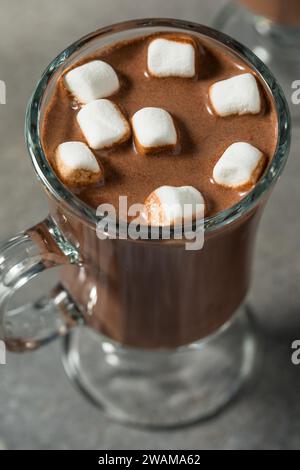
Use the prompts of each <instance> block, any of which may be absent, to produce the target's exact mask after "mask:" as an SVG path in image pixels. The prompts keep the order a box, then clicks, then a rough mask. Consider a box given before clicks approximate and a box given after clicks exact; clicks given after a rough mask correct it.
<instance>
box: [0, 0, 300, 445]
mask: <svg viewBox="0 0 300 470" xmlns="http://www.w3.org/2000/svg"><path fill="white" fill-rule="evenodd" d="M137 4H138V8H137ZM220 4H221V2H220V1H217V0H203V1H199V0H187V1H180V0H172V1H170V2H161V1H160V0H149V1H147V2H137V0H114V1H111V0H86V1H85V2H82V1H80V0H74V1H72V9H71V10H70V2H68V1H66V2H61V1H59V0H52V1H51V2H45V1H44V2H40V1H38V0H27V2H26V5H25V4H24V5H21V4H20V2H17V1H16V0H3V1H2V3H1V15H0V78H1V79H2V80H5V81H6V84H7V104H6V105H1V106H0V122H1V125H0V142H1V161H0V200H1V206H0V227H1V233H0V235H1V238H5V237H7V236H8V235H11V234H14V233H15V232H16V231H19V230H21V229H24V228H25V227H28V226H30V225H31V224H34V223H36V222H38V221H39V220H40V219H41V218H43V217H44V216H45V215H46V214H47V206H46V202H45V197H44V195H43V191H42V190H41V187H40V186H39V184H38V182H37V181H36V179H35V177H34V173H33V169H32V167H31V163H30V160H29V158H28V155H27V151H26V149H25V145H24V138H23V122H24V113H25V107H26V102H27V100H28V98H29V96H30V94H31V92H32V90H33V88H34V84H35V82H36V81H37V80H38V78H39V76H40V74H41V72H42V70H43V69H44V68H45V66H46V65H47V63H48V62H49V61H50V60H51V59H52V58H53V57H54V56H55V55H56V54H57V53H58V52H59V51H60V50H62V49H63V48H64V47H65V46H66V45H67V44H69V43H71V42H73V41H74V40H75V39H77V38H78V37H80V36H82V35H83V34H85V33H87V32H89V31H92V30H94V29H96V28H97V27H100V26H103V25H106V24H110V23H113V22H116V21H121V20H125V19H129V18H132V17H146V16H156V17H158V16H165V17H179V18H185V19H192V20H194V21H199V22H203V23H209V21H210V20H211V18H212V16H213V14H214V9H216V8H218V7H219V5H220ZM70 11H71V12H72V14H71V15H70ZM293 137H294V142H293V149H292V152H291V156H290V160H289V163H288V165H287V168H286V171H285V173H284V176H283V177H282V179H281V180H280V182H279V184H278V185H277V187H276V189H275V191H274V193H273V195H272V198H271V200H270V202H269V205H268V207H267V209H266V211H265V215H264V218H263V220H262V223H261V227H260V232H259V236H258V243H257V251H256V257H255V272H254V282H253V286H252V290H251V292H250V294H249V303H250V305H251V307H252V311H253V312H254V315H255V318H256V320H257V322H258V325H259V327H260V330H261V343H262V345H263V357H264V360H263V361H261V368H260V372H259V374H258V375H257V376H256V378H255V381H254V382H253V384H252V386H251V388H250V389H248V390H245V391H244V393H243V394H241V395H240V397H239V398H238V399H237V400H236V401H235V402H234V403H232V405H231V406H230V407H228V408H227V409H226V410H224V412H223V413H222V414H220V415H219V416H218V417H216V418H214V419H211V420H208V421H206V422H204V423H201V424H198V425H195V426H192V427H188V428H185V429H181V430H176V431H168V432H149V431H145V430H137V429H134V428H126V429H125V428H124V426H121V425H118V424H115V423H112V422H111V421H110V420H109V419H107V418H106V417H104V416H103V415H102V414H101V413H100V412H98V411H95V409H94V408H93V407H92V406H91V405H90V404H89V403H87V402H86V401H85V400H84V399H83V398H82V397H81V396H80V395H79V394H78V393H77V392H76V391H75V390H74V389H73V388H72V386H71V384H70V383H69V382H68V379H67V378H66V376H65V375H64V372H63V369H62V365H61V362H60V344H59V343H58V342H57V343H53V344H52V345H50V346H48V347H45V348H44V349H41V350H39V351H37V352H34V353H27V354H24V355H12V354H9V355H8V361H7V365H6V366H0V449H5V448H7V449H116V448H118V449H149V448H151V449H160V448H165V449H169V448H172V449H183V448H188V449H207V448H209V449H266V448H270V449H297V448H299V447H300V446H299V444H300V400H299V387H300V366H298V367H297V366H293V365H292V364H291V360H290V355H291V349H290V345H291V342H292V340H293V339H296V338H298V339H299V338H300V315H299V306H300V289H299V279H300V250H299V236H298V231H299V229H300V222H299V218H298V217H297V216H298V201H297V199H298V193H299V174H300V159H299V158H298V154H297V151H296V150H297V147H298V145H299V143H300V129H298V130H297V129H295V130H294V136H293ZM32 289H33V292H34V287H33V288H32ZM36 289H37V288H36ZM31 294H32V293H31Z"/></svg>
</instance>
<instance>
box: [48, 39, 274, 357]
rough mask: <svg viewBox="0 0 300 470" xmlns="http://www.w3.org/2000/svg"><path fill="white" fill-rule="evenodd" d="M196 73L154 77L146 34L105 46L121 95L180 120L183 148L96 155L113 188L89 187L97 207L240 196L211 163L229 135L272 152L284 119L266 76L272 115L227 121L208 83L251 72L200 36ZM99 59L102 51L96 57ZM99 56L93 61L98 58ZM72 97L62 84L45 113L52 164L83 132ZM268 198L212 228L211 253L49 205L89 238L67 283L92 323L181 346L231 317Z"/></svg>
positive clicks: (128, 340) (128, 337)
mask: <svg viewBox="0 0 300 470" xmlns="http://www.w3.org/2000/svg"><path fill="white" fill-rule="evenodd" d="M199 49H201V50H202V52H201V57H200V73H199V78H198V80H190V79H175V78H167V79H152V78H149V77H146V76H145V73H144V72H145V69H146V50H147V40H145V39H144V38H141V39H139V40H137V41H135V42H131V43H122V44H119V45H116V46H115V47H113V48H111V49H107V50H104V51H99V53H98V54H97V55H96V57H98V58H101V59H104V60H106V61H107V62H108V63H110V64H111V65H112V66H113V67H114V68H115V69H116V71H117V73H118V74H119V76H120V77H121V78H122V88H121V90H120V91H119V93H117V94H116V95H115V96H113V97H112V98H111V99H113V100H114V101H115V102H116V103H118V104H120V105H121V106H122V108H123V109H124V110H125V111H126V113H127V115H128V117H130V116H131V115H132V114H133V113H134V112H135V111H137V110H138V109H140V108H142V107H144V106H159V107H162V108H165V109H167V110H168V111H169V112H171V114H172V115H173V116H174V118H175V120H176V123H177V125H178V128H179V131H180V138H181V150H180V153H179V154H177V155H172V154H161V155H155V156H140V155H137V154H136V153H135V151H134V149H133V147H132V145H131V144H129V143H128V144H126V145H123V146H122V147H118V148H116V149H115V150H112V151H110V152H108V153H105V152H102V151H97V152H96V156H97V158H98V159H99V161H100V162H101V164H102V166H103V167H104V172H105V184H104V186H93V187H89V188H85V189H84V190H81V191H80V192H79V193H78V196H79V197H80V198H81V199H82V200H84V201H85V202H87V203H88V204H90V205H91V206H92V207H97V206H98V205H99V204H100V203H102V202H110V203H114V204H116V205H118V196H119V195H120V194H121V195H127V196H128V203H129V204H132V203H134V202H143V201H144V199H145V197H146V196H147V195H148V194H149V193H150V192H151V191H153V190H154V189H155V188H157V187H159V186H161V185H165V184H169V185H192V186H195V187H196V188H197V189H199V190H200V191H201V192H202V194H203V195H204V198H205V200H206V204H207V215H211V214H215V213H217V212H219V211H220V210H223V209H224V208H227V207H230V206H231V205H232V204H234V203H235V202H237V201H239V200H240V199H241V197H242V196H243V194H241V193H240V192H238V191H235V190H230V189H224V188H221V187H220V186H218V185H216V184H214V183H213V182H212V178H211V176H212V169H213V166H214V164H215V162H216V161H217V159H218V158H219V156H220V155H221V154H222V152H223V151H224V150H225V149H226V147H228V146H229V145H230V144H231V143H233V142H235V141H246V142H249V143H251V144H253V145H255V146H256V147H258V148H259V149H261V150H262V151H263V152H264V153H265V155H266V156H267V158H268V159H269V160H271V158H272V157H273V154H274V150H275V147H276V140H277V117H276V112H275V107H274V104H273V101H272V98H271V96H270V95H269V94H268V93H267V90H265V89H264V87H263V83H262V81H261V79H260V78H259V77H258V80H259V82H260V88H261V93H262V96H263V101H264V109H263V112H262V113H261V114H259V115H255V116H250V115H247V116H232V117H228V118H218V117H216V116H215V115H213V114H212V113H211V112H210V111H209V110H208V94H207V91H208V88H209V86H210V84H212V83H213V82H215V81H217V80H222V79H225V78H228V77H230V76H232V75H235V74H238V73H242V72H243V71H249V70H250V69H249V67H248V66H247V65H246V64H245V63H244V62H243V61H242V60H241V59H240V58H238V57H236V56H233V55H232V54H230V53H229V52H228V51H227V50H225V48H223V47H220V46H219V45H218V44H216V43H215V42H213V41H212V40H208V39H204V38H202V39H201V43H199ZM93 58H95V56H93ZM90 59H91V57H88V58H87V59H85V61H88V60H90ZM76 112H78V111H75V110H73V109H72V106H71V100H70V95H69V94H68V93H67V92H66V90H65V89H64V87H63V85H62V83H61V81H60V82H59V83H58V85H57V88H56V90H55V93H54V96H53V98H52V100H51V102H50V105H49V107H48V109H47V112H46V114H45V118H44V122H43V128H42V140H43V145H44V149H45V151H46V154H47V156H48V158H49V160H50V162H52V161H53V154H54V150H55V148H56V146H57V145H58V144H59V143H61V142H63V141H67V140H82V141H84V138H83V136H82V134H81V132H80V130H79V128H78V125H77V122H76V120H75V118H76ZM262 205H263V202H262V203H261V204H260V205H259V206H258V207H256V208H255V209H254V210H252V211H251V212H250V213H249V214H247V215H245V216H243V217H240V218H239V220H238V221H236V222H235V223H231V224H229V225H227V226H225V227H224V228H222V229H219V230H218V231H216V232H214V233H206V234H205V243H204V247H203V249H202V250H199V251H186V250H185V247H184V243H182V242H176V241H173V242H171V243H170V242H168V241H167V242H159V243H157V242H152V241H145V242H142V241H138V242H134V241H132V240H99V239H98V238H97V236H96V233H95V227H92V226H89V225H87V224H86V223H84V221H81V220H80V219H78V218H77V217H76V216H74V215H73V214H72V213H70V212H69V211H68V209H67V208H65V207H62V206H61V205H58V204H57V203H53V202H52V204H51V214H52V216H53V218H54V219H55V221H56V223H57V224H58V225H59V227H60V229H61V230H62V231H63V233H64V234H65V235H66V236H67V237H68V238H69V239H70V240H74V241H76V242H77V244H78V245H79V246H80V253H81V256H82V258H83V267H82V268H74V267H66V268H64V269H63V270H62V282H63V283H64V285H65V286H66V288H67V289H68V290H69V292H70V293H71V295H72V297H73V298H74V299H75V301H76V302H77V303H78V304H79V305H80V306H81V308H82V310H83V311H84V314H85V318H86V322H87V324H88V325H90V326H91V327H93V328H94V329H96V330H98V331H100V332H102V333H104V334H105V335H107V336H108V337H110V338H112V339H115V340H117V341H119V342H120V343H122V344H125V345H130V346H138V347H146V348H159V347H177V346H181V345H184V344H189V343H191V342H193V341H196V340H198V339H200V338H202V337H204V336H206V335H208V334H210V333H212V332H213V331H215V330H216V329H217V328H218V327H220V326H221V325H223V324H224V323H225V322H226V321H227V320H228V319H229V318H230V317H231V316H232V314H233V313H234V311H235V310H236V308H237V307H238V306H239V304H240V303H241V302H242V300H243V298H244V296H245V294H246V292H247V289H248V285H249V280H250V272H251V260H252V254H253V248H254V241H255V233H256V228H257V225H258V221H259V218H260V214H261V208H262Z"/></svg>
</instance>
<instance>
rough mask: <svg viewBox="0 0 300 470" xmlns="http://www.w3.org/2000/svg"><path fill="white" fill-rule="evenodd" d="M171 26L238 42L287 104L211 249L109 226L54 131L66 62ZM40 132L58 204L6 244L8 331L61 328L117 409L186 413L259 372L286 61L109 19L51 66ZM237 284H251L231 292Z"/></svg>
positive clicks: (283, 140) (153, 24)
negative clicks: (259, 272)
mask: <svg viewBox="0 0 300 470" xmlns="http://www.w3.org/2000/svg"><path fill="white" fill-rule="evenodd" d="M162 30H163V31H171V32H176V31H185V32H188V33H192V34H194V35H196V36H199V37H201V36H203V35H204V36H208V37H210V38H211V39H212V40H215V41H218V42H221V43H222V44H224V46H225V47H227V48H229V49H230V50H231V51H233V52H234V53H236V54H238V55H239V56H241V57H242V58H243V59H244V60H245V61H246V62H247V63H248V64H250V65H251V66H252V67H253V69H254V70H256V72H257V73H258V74H260V76H261V77H262V79H263V81H264V83H265V85H266V87H268V88H269V90H270V91H271V92H272V94H273V96H274V99H275V102H276V106H277V111H278V123H279V129H278V145H277V149H276V152H275V156H274V158H273V160H272V162H271V163H270V165H269V167H268V169H267V170H266V172H265V174H264V175H263V177H262V178H261V180H260V181H259V182H258V184H257V185H256V187H255V188H253V189H252V190H251V191H250V192H249V193H248V194H247V195H246V196H245V197H244V198H243V199H242V200H241V201H240V202H239V203H238V204H236V205H234V206H233V207H231V208H230V209H228V210H225V211H223V212H221V213H219V214H217V215H215V216H213V217H208V218H206V219H205V221H204V225H205V242H204V247H203V248H202V249H201V250H199V251H186V250H185V248H184V242H183V241H178V240H174V239H171V240H156V241H155V240H136V241H133V240H129V239H128V240H120V239H116V240H112V239H106V240H100V239H99V238H97V235H96V224H97V221H98V219H97V217H96V213H95V211H94V210H92V209H91V208H90V207H88V206H87V205H85V204H84V203H83V202H81V201H80V200H79V199H77V198H76V196H74V194H72V193H71V192H70V191H69V190H68V189H67V188H66V187H64V186H63V185H62V183H61V182H60V181H59V179H58V178H57V177H56V175H55V173H54V172H53V170H52V168H51V166H50V165H49V163H48V161H47V159H46V157H45V155H44V152H43V149H42V146H41V142H40V125H41V122H42V119H43V113H44V110H45V107H46V105H47V102H48V100H49V97H50V96H51V92H52V90H53V84H54V83H55V81H56V80H57V78H58V76H59V75H60V74H61V72H62V70H64V68H66V67H68V66H70V64H72V63H73V62H75V61H77V60H78V59H79V58H81V57H82V56H83V55H85V54H90V53H91V52H92V51H93V50H95V49H97V48H99V47H102V46H104V45H107V44H112V43H114V42H117V41H120V40H123V39H127V40H128V39H130V38H134V37H136V36H140V35H147V34H152V33H154V32H156V31H162ZM26 141H27V145H28V149H29V153H30V155H31V158H32V162H33V165H34V168H35V171H36V173H37V175H38V178H39V179H40V181H41V183H42V185H43V187H44V189H45V190H46V193H47V196H48V200H49V216H48V217H47V218H46V219H45V220H44V221H43V222H41V223H39V224H37V225H36V226H35V227H32V228H30V229H29V230H26V231H24V232H23V233H21V234H19V235H17V236H15V237H14V238H11V239H10V240H8V241H7V242H6V243H4V244H3V245H2V247H1V257H0V312H1V326H0V338H2V339H4V340H5V342H6V345H7V348H8V349H9V350H11V351H16V352H23V351H32V350H33V349H36V348H38V347H40V346H41V345H43V344H46V343H47V342H49V341H51V340H53V339H55V338H57V337H60V336H61V337H62V341H63V364H64V367H65V370H66V372H67V374H68V375H69V377H70V379H71V381H72V382H73V383H74V384H75V385H76V386H77V387H78V388H79V390H80V391H81V392H82V393H83V394H84V395H85V396H86V397H87V398H88V399H89V400H91V401H92V402H93V403H94V404H96V405H97V406H98V407H100V408H101V409H102V410H104V411H105V412H107V413H108V414H109V415H110V416H112V417H113V418H115V419H117V420H120V421H123V422H127V423H134V424H137V425H144V426H152V427H168V426H170V427H172V426H177V425H182V424H187V423H190V422H192V421H195V420H198V419H201V418H204V417H207V416H211V415H213V414H214V413H216V412H217V411H218V410H220V409H221V408H222V407H223V406H224V405H225V404H226V403H228V401H229V400H230V399H231V398H232V397H233V395H234V394H235V393H236V392H237V390H238V389H239V388H240V386H241V385H242V383H243V382H244V381H245V379H246V377H248V376H249V374H250V372H251V369H252V366H253V361H254V357H255V350H256V348H255V337H254V335H253V330H252V328H251V322H249V318H248V316H247V312H246V307H245V304H244V303H243V301H244V297H245V295H246V293H247V289H248V285H249V280H250V273H251V262H252V257H253V256H252V255H253V248H254V243H255V236H256V229H257V225H258V221H259V218H260V215H261V212H262V209H263V206H264V204H265V202H266V199H267V197H268V195H269V193H270V190H271V188H272V187H273V186H274V184H275V182H276V180H277V178H278V176H279V175H280V173H281V171H282V169H283V167H284V164H285V162H286V159H287V156H288V150H289V141H290V122H289V112H288V107H287V104H286V101H285V98H284V96H283V94H282V91H281V89H280V87H279V86H278V84H277V82H276V80H275V79H274V77H273V75H272V74H271V73H270V71H269V70H268V69H267V67H266V66H265V65H264V64H263V63H262V62H261V61H260V60H259V59H258V58H257V57H256V56H255V55H253V53H252V52H251V51H249V50H248V49H246V48H245V47H243V46H242V45H241V44H239V43H237V42H236V41H234V40H232V39H231V38H229V37H228V36H225V35H223V34H221V33H219V32H217V31H215V30H213V29H210V28H208V27H205V26H201V25H198V24H196V23H191V22H186V21H180V20H170V19H145V20H144V19H141V20H136V21H129V22H125V23H121V24H117V25H113V26H109V27H107V28H103V29H100V30H98V31H96V32H94V33H92V34H90V35H88V36H86V37H84V38H83V39H80V40H79V41H77V42H75V43H74V44H72V45H71V46H70V47H68V48H67V49H66V50H65V51H63V52H62V53H61V54H59V56H58V57H57V58H56V59H54V61H53V62H52V63H51V64H50V65H49V67H48V68H47V69H46V71H45V73H44V74H43V76H42V78H41V80H40V81H39V83H38V84H37V87H36V89H35V91H34V94H33V96H32V98H31V100H30V102H29V105H28V109H27V115H26ZM208 265H209V267H210V269H209V271H208V270H207V267H208ZM57 266H58V267H60V276H59V281H58V284H57V285H56V287H54V288H53V289H52V290H51V291H50V293H49V295H48V296H47V297H43V298H42V299H37V300H36V301H34V302H32V303H30V304H26V305H23V306H21V307H19V308H17V309H11V308H9V303H10V300H11V299H12V298H13V295H14V294H15V293H16V291H17V290H18V289H19V288H20V287H22V286H23V285H25V284H26V283H27V282H29V281H30V280H31V279H33V278H34V277H35V276H37V275H38V274H39V273H41V272H43V271H44V270H47V269H50V268H53V267H57ZM220 273H222V274H220ZM231 285H233V286H237V287H236V289H232V290H231V294H230V295H229V293H228V291H227V287H228V286H231ZM199 286H203V289H202V293H201V290H200V289H199ZM204 291H205V295H202V294H203V292H204Z"/></svg>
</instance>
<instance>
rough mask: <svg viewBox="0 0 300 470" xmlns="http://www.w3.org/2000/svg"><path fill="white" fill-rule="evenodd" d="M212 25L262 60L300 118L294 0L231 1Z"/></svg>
mask: <svg viewBox="0 0 300 470" xmlns="http://www.w3.org/2000/svg"><path fill="white" fill-rule="evenodd" d="M213 26H214V27H215V28H216V29H218V30H219V31H222V32H224V33H226V34H230V35H231V36H232V37H234V38H235V39H237V40H238V41H241V42H242V43H243V44H245V45H246V46H247V47H249V48H250V49H251V50H252V51H253V52H254V53H255V54H256V55H258V56H259V57H260V59H261V60H263V61H264V62H265V63H266V64H267V66H268V67H269V68H270V69H271V71H272V72H273V73H274V75H275V76H276V78H277V80H278V81H279V83H280V85H281V86H282V88H283V90H284V93H285V95H286V97H288V98H289V101H290V110H291V114H292V118H293V121H294V122H295V123H297V124H298V121H299V118H300V105H299V85H300V83H299V76H300V59H299V47H300V7H299V2H298V0H275V1H273V0H235V1H231V2H228V3H227V4H226V5H225V6H223V7H222V8H221V9H220V11H218V12H217V14H216V17H215V19H214V21H213Z"/></svg>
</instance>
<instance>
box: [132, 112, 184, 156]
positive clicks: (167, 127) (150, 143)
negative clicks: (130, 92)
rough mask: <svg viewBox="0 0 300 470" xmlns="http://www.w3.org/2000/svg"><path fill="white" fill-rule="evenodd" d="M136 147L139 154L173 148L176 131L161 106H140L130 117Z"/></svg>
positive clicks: (171, 120) (168, 115) (175, 142)
mask: <svg viewBox="0 0 300 470" xmlns="http://www.w3.org/2000/svg"><path fill="white" fill-rule="evenodd" d="M132 127H133V133H134V142H135V146H136V149H137V151H138V152H139V153H141V154H143V155H144V154H146V153H151V152H157V151H161V150H165V149H168V148H174V147H175V146H176V144H177V132H176V128H175V125H174V122H173V119H172V116H171V115H170V114H169V113H168V112H167V111H165V110H164V109H161V108H142V109H140V110H139V111H137V112H136V113H135V114H134V115H133V117H132Z"/></svg>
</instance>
